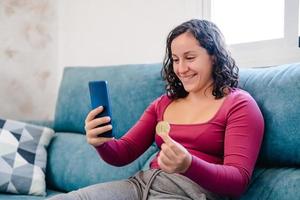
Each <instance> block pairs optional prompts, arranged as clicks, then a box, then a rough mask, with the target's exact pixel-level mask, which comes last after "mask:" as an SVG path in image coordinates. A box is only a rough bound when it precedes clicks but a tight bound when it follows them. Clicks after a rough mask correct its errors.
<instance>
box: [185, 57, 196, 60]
mask: <svg viewBox="0 0 300 200" xmlns="http://www.w3.org/2000/svg"><path fill="white" fill-rule="evenodd" d="M194 58H195V57H187V58H186V59H187V60H193V59H194Z"/></svg>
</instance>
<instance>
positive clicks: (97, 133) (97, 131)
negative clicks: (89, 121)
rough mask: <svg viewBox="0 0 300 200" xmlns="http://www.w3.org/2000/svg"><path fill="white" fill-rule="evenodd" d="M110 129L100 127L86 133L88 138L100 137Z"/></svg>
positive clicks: (109, 127) (106, 126) (108, 126)
mask: <svg viewBox="0 0 300 200" xmlns="http://www.w3.org/2000/svg"><path fill="white" fill-rule="evenodd" d="M111 129H112V125H110V124H109V125H105V126H100V127H98V128H94V129H91V130H89V131H88V136H89V137H93V138H95V137H101V134H103V133H105V132H107V131H110V130H111Z"/></svg>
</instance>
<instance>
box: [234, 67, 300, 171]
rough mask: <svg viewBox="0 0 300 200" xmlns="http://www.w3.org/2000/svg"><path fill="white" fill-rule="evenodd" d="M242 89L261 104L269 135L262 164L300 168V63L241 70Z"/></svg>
mask: <svg viewBox="0 0 300 200" xmlns="http://www.w3.org/2000/svg"><path fill="white" fill-rule="evenodd" d="M240 87H241V88H243V89H245V90H247V91H248V92H249V93H250V94H251V95H252V96H253V97H254V98H255V100H256V101H257V103H258V105H259V107H260V109H261V111H262V113H263V116H264V119H265V135H264V139H263V144H262V148H261V152H260V157H259V162H260V163H261V164H267V165H273V166H275V165H277V166H278V165H281V166H292V165H295V166H296V165H298V166H299V165H300V151H299V147H300V134H299V133H300V123H299V122H300V63H296V64H289V65H282V66H276V67H268V68H252V69H244V68H243V69H241V72H240Z"/></svg>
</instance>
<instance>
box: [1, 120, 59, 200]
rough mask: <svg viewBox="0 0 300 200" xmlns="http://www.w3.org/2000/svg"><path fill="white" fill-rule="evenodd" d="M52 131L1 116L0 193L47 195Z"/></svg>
mask: <svg viewBox="0 0 300 200" xmlns="http://www.w3.org/2000/svg"><path fill="white" fill-rule="evenodd" d="M53 135H54V131H53V130H52V129H50V128H47V127H42V126H36V125H32V124H28V123H24V122H19V121H14V120H3V119H0V166H1V167H0V192H5V193H14V194H30V195H41V196H45V195H46V181H45V172H46V164H47V147H48V145H49V143H50V141H51V139H52V137H53Z"/></svg>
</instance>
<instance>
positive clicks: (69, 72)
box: [54, 64, 164, 138]
mask: <svg viewBox="0 0 300 200" xmlns="http://www.w3.org/2000/svg"><path fill="white" fill-rule="evenodd" d="M160 68H161V65H160V64H147V65H121V66H108V67H67V68H65V70H64V74H63V79H62V82H61V86H60V89H59V95H58V100H57V104H56V105H57V106H56V112H55V121H54V129H55V130H56V131H57V132H78V133H84V120H85V117H86V115H87V113H88V112H89V111H90V110H91V103H90V99H89V97H90V94H89V91H88V82H89V81H92V80H107V81H108V84H109V92H110V96H111V109H112V118H113V124H112V125H113V129H114V133H116V138H119V137H121V136H122V135H123V134H124V133H126V132H127V130H129V129H130V128H131V127H132V126H133V125H134V123H135V122H136V121H137V120H138V118H139V117H140V116H141V114H142V113H143V111H144V110H145V108H146V107H147V106H148V105H149V104H150V102H152V101H153V100H154V99H156V98H157V97H158V96H160V95H161V94H162V93H163V92H164V83H163V81H162V80H161V78H160Z"/></svg>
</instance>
